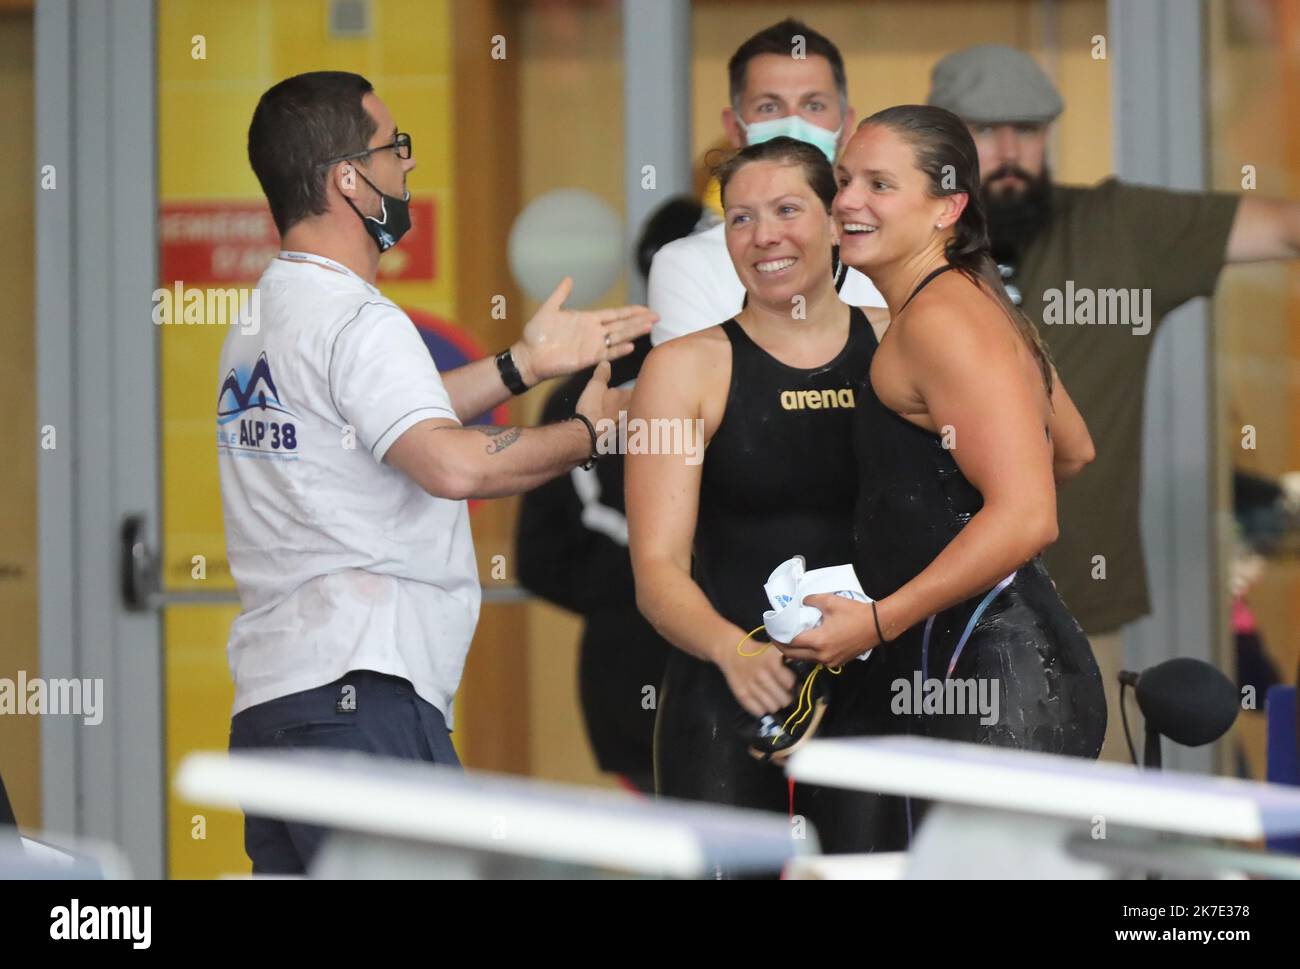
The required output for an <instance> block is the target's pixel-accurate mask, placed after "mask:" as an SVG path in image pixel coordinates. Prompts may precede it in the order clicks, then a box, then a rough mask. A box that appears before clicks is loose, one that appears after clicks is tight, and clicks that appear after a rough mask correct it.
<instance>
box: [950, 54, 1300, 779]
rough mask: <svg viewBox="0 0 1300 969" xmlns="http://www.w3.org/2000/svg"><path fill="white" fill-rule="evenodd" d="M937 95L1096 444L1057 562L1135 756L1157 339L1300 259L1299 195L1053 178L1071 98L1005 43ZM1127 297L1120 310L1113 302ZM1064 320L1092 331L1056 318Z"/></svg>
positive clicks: (1073, 487)
mask: <svg viewBox="0 0 1300 969" xmlns="http://www.w3.org/2000/svg"><path fill="white" fill-rule="evenodd" d="M929 103H930V104H932V105H936V106H938V107H942V108H947V109H948V110H949V111H952V112H953V113H954V114H957V115H958V116H960V117H961V118H962V119H963V120H964V121H966V123H967V124H968V125H969V126H970V129H971V133H972V134H973V135H974V138H975V144H976V147H977V148H978V149H979V161H980V173H981V182H982V190H981V197H982V201H983V203H984V206H985V209H986V212H987V214H988V220H989V235H990V237H991V241H992V244H993V255H994V258H995V259H997V261H998V263H999V267H1000V269H1001V271H1002V275H1003V278H1004V280H1005V282H1006V284H1007V290H1008V293H1009V294H1010V295H1011V296H1012V298H1013V299H1015V300H1017V301H1018V302H1020V304H1021V307H1022V309H1023V310H1024V311H1025V313H1026V315H1027V316H1028V317H1029V318H1030V319H1032V320H1034V321H1035V322H1036V323H1037V324H1039V326H1040V328H1041V333H1042V335H1043V339H1044V340H1045V341H1046V343H1047V346H1048V348H1049V350H1050V351H1051V354H1052V358H1053V360H1054V362H1055V364H1056V368H1057V370H1058V372H1059V373H1060V375H1061V379H1062V381H1063V382H1064V383H1065V385H1066V386H1067V387H1069V388H1070V394H1071V396H1072V397H1073V398H1074V401H1075V403H1076V404H1077V405H1078V407H1079V410H1080V411H1081V412H1082V414H1083V416H1084V419H1085V420H1086V421H1087V422H1088V429H1089V431H1091V432H1092V437H1093V440H1094V442H1095V443H1096V449H1097V458H1096V460H1095V461H1094V462H1093V463H1092V464H1091V465H1089V466H1088V467H1087V468H1085V469H1084V470H1083V471H1082V472H1081V473H1080V474H1079V476H1078V477H1077V478H1075V479H1074V480H1073V481H1071V482H1070V483H1069V485H1068V486H1066V487H1064V488H1062V490H1061V492H1060V494H1059V496H1058V510H1057V514H1058V517H1059V519H1060V536H1061V537H1060V539H1059V540H1058V541H1057V543H1056V544H1055V545H1054V546H1052V547H1051V548H1050V549H1048V551H1047V552H1046V553H1045V557H1046V560H1047V565H1048V568H1049V570H1050V571H1051V573H1052V577H1053V578H1054V579H1055V581H1056V584H1057V588H1058V589H1059V590H1060V593H1061V596H1062V598H1064V599H1065V601H1066V603H1067V604H1068V605H1069V607H1070V609H1071V610H1072V611H1073V612H1074V614H1075V616H1076V617H1077V618H1078V619H1079V622H1080V623H1081V624H1082V626H1083V628H1084V631H1085V632H1086V633H1087V634H1088V636H1089V639H1090V640H1091V641H1092V645H1093V651H1094V652H1095V653H1096V655H1097V662H1098V665H1099V666H1100V667H1101V671H1102V675H1103V677H1104V678H1105V682H1106V699H1107V706H1108V707H1109V713H1110V716H1109V724H1108V727H1107V736H1106V744H1105V747H1104V748H1103V750H1102V757H1103V759H1107V760H1124V759H1126V757H1125V756H1124V740H1123V729H1122V726H1121V724H1122V721H1121V718H1120V716H1119V709H1118V703H1119V687H1118V683H1117V674H1118V671H1119V669H1120V668H1121V666H1122V665H1123V647H1122V641H1121V639H1120V633H1119V630H1120V627H1122V626H1124V625H1125V624H1127V623H1130V622H1133V621H1134V620H1136V619H1140V618H1141V617H1142V616H1144V615H1146V614H1147V613H1148V612H1150V601H1149V599H1148V595H1147V583H1146V566H1145V561H1144V558H1143V553H1142V544H1141V537H1140V535H1141V533H1140V530H1139V523H1138V506H1139V493H1140V481H1141V441H1142V411H1143V398H1144V391H1145V387H1146V374H1147V366H1148V363H1149V361H1150V359H1151V348H1152V346H1153V345H1154V340H1155V334H1156V331H1157V330H1158V329H1159V326H1160V323H1161V321H1162V320H1163V319H1164V317H1165V315H1166V314H1167V313H1169V312H1170V311H1171V310H1173V309H1175V308H1176V307H1178V306H1180V305H1182V304H1183V303H1185V302H1187V301H1188V300H1190V299H1192V298H1193V297H1196V296H1209V295H1211V294H1212V293H1213V291H1214V287H1215V284H1216V282H1217V281H1218V277H1219V272H1220V271H1221V270H1222V269H1223V267H1224V265H1225V264H1226V263H1230V262H1258V261H1262V260H1272V259H1293V258H1296V257H1297V256H1300V204H1298V203H1294V202H1288V201H1283V200H1277V199H1261V198H1255V197H1250V198H1242V197H1238V196H1236V195H1230V194H1223V193H1218V192H1177V191H1170V190H1167V189H1161V188H1151V187H1146V186H1138V185H1128V184H1125V183H1123V182H1121V181H1120V180H1119V179H1116V178H1108V179H1106V180H1105V181H1103V182H1101V183H1100V184H1098V185H1094V186H1091V187H1088V188H1082V187H1076V186H1064V185H1057V184H1055V183H1053V182H1052V180H1051V177H1050V173H1049V169H1048V165H1047V159H1046V148H1047V129H1048V126H1049V125H1050V124H1051V123H1052V122H1053V121H1054V120H1056V118H1057V116H1058V115H1059V114H1060V113H1061V111H1062V110H1063V109H1064V107H1065V105H1064V103H1063V102H1062V101H1061V95H1060V94H1059V93H1058V92H1057V90H1056V87H1055V86H1054V85H1053V84H1052V82H1051V80H1049V79H1048V77H1047V75H1046V74H1044V73H1043V71H1042V69H1041V68H1039V66H1038V65H1037V64H1036V63H1035V62H1034V60H1033V58H1031V57H1030V56H1029V55H1028V54H1026V53H1024V52H1023V51H1019V50H1016V49H1014V48H1011V47H1004V46H1002V45H1000V44H986V45H982V46H979V47H970V48H967V49H965V50H961V51H957V52H956V53H953V54H949V55H948V56H947V57H945V58H943V60H941V61H939V63H938V64H936V65H935V67H934V71H933V74H932V76H931V87H930V96H929ZM1102 290H1106V291H1112V292H1114V291H1123V290H1128V291H1129V293H1130V294H1133V293H1135V292H1136V293H1137V294H1139V295H1138V296H1137V297H1136V298H1134V299H1132V300H1131V301H1129V303H1128V306H1127V311H1126V312H1124V313H1122V314H1120V315H1122V316H1123V318H1122V319H1120V320H1118V323H1119V324H1121V325H1113V324H1114V323H1116V322H1117V321H1115V320H1103V319H1102V318H1101V313H1102V309H1103V303H1105V302H1106V300H1103V299H1102V298H1100V296H1099V295H1098V294H1099V291H1102ZM1085 291H1087V292H1090V293H1092V294H1093V297H1094V302H1093V304H1092V306H1091V307H1089V306H1088V303H1086V302H1085V303H1082V304H1079V303H1078V302H1077V301H1074V300H1069V297H1066V300H1068V301H1069V303H1070V304H1073V305H1074V306H1081V307H1083V308H1087V309H1088V314H1089V315H1088V316H1086V317H1081V314H1080V313H1079V312H1077V311H1076V310H1075V309H1073V308H1072V306H1071V305H1066V304H1064V303H1063V302H1062V300H1061V298H1060V295H1061V294H1066V293H1074V294H1080V293H1084V292H1085ZM1145 293H1149V294H1150V295H1149V297H1147V298H1146V299H1145V301H1144V298H1143V296H1142V295H1141V294H1145ZM1116 305H1121V306H1122V305H1123V304H1118V303H1116V302H1111V303H1110V305H1109V307H1108V308H1109V309H1112V310H1113V309H1114V307H1115V306H1116ZM1112 315H1114V314H1112ZM1067 322H1068V323H1075V324H1079V323H1084V324H1085V325H1054V324H1062V323H1067ZM1089 322H1090V323H1094V324H1099V323H1103V322H1104V323H1106V324H1107V325H1086V323H1089ZM1096 556H1104V562H1105V570H1106V571H1105V581H1099V580H1098V579H1096V578H1094V572H1095V570H1096V568H1097V563H1098V561H1100V560H1098V559H1096V558H1095V557H1096Z"/></svg>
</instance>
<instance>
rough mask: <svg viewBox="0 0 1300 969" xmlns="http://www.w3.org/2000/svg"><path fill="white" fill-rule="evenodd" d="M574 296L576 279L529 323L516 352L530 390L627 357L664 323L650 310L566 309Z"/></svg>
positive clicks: (557, 289) (563, 282) (563, 284)
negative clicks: (652, 329) (639, 341)
mask: <svg viewBox="0 0 1300 969" xmlns="http://www.w3.org/2000/svg"><path fill="white" fill-rule="evenodd" d="M572 291H573V280H572V279H571V278H570V277H568V276H565V277H564V279H562V280H560V284H559V285H558V286H556V287H555V290H554V291H553V292H552V293H551V295H550V296H548V297H547V298H546V302H544V303H543V304H542V305H541V308H540V309H539V310H538V311H537V312H536V314H534V316H533V318H532V319H531V320H529V321H528V324H527V325H526V326H525V327H524V334H523V339H522V340H521V341H520V342H519V343H516V344H515V345H514V346H513V347H512V348H511V355H512V356H513V357H514V360H515V365H516V366H517V367H518V368H519V373H520V376H522V377H523V380H524V383H526V384H528V385H529V386H530V387H531V386H532V385H534V384H537V383H540V382H541V381H543V380H549V379H550V378H552V377H562V376H564V375H566V374H571V373H574V372H575V371H578V370H582V369H584V368H585V367H590V366H592V365H593V364H597V363H600V362H601V361H602V360H617V359H618V358H619V357H625V356H627V355H628V354H629V353H631V352H632V350H633V349H634V348H633V345H632V344H633V342H634V341H635V340H637V339H638V338H640V337H642V336H644V335H645V334H647V333H649V332H650V327H651V326H652V325H653V324H654V321H655V320H657V319H658V318H659V317H658V316H656V315H655V314H654V313H651V312H650V311H649V310H648V309H646V308H645V307H644V306H619V307H617V308H616V309H608V310H566V309H565V308H564V301H565V300H566V299H568V298H569V294H570V293H571V292H572Z"/></svg>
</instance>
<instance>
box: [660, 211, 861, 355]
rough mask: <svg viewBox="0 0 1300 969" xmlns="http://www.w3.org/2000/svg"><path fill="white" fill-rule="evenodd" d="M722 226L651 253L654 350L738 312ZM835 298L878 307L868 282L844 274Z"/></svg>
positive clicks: (852, 272) (739, 296) (739, 299)
mask: <svg viewBox="0 0 1300 969" xmlns="http://www.w3.org/2000/svg"><path fill="white" fill-rule="evenodd" d="M726 230H727V227H726V225H725V224H723V223H721V222H720V223H718V224H717V225H715V226H714V227H713V228H711V229H706V230H705V231H703V232H697V233H696V234H695V235H693V236H687V237H686V238H685V239H676V240H674V241H673V242H670V243H668V245H666V246H664V247H663V248H662V249H660V250H659V251H658V252H656V253H655V257H654V261H653V262H651V263H650V279H649V281H648V283H647V294H646V302H647V303H648V304H649V306H650V309H651V310H653V311H654V312H655V313H658V314H659V322H657V323H655V325H654V328H653V329H652V330H651V331H650V342H651V343H653V344H654V345H655V346H658V345H659V344H661V343H663V342H664V341H666V340H672V339H674V338H675V337H679V336H685V335H686V334H688V333H694V332H695V331H696V330H703V329H705V328H706V327H710V326H714V325H716V324H718V323H722V322H724V321H725V320H729V319H731V318H732V317H733V316H735V315H736V314H737V313H739V312H740V307H741V304H742V303H743V302H744V299H745V287H744V284H742V283H741V281H740V277H739V276H737V275H736V267H735V266H733V265H732V264H731V256H730V255H729V254H728V253H727V236H726ZM840 299H841V300H843V301H844V302H845V303H848V304H849V305H850V306H884V305H885V298H884V297H883V296H881V295H880V292H879V291H878V290H877V289H876V287H875V286H873V285H872V283H871V280H870V279H868V278H867V277H866V276H864V275H862V273H860V272H858V271H857V270H856V269H849V270H848V275H847V276H846V277H845V279H844V285H843V286H842V287H840Z"/></svg>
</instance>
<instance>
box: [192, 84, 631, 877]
mask: <svg viewBox="0 0 1300 969" xmlns="http://www.w3.org/2000/svg"><path fill="white" fill-rule="evenodd" d="M248 153H249V161H250V162H251V164H252V167H253V170H254V172H255V173H256V174H257V177H258V180H259V181H260V182H261V184H262V188H263V191H264V192H265V193H266V196H267V201H268V202H269V203H270V208H271V214H272V216H273V217H274V219H275V222H276V226H277V228H278V229H279V231H280V235H281V244H282V249H283V251H282V252H281V253H280V254H279V256H278V257H277V258H276V259H275V260H273V261H272V263H271V265H270V266H269V267H268V268H267V270H266V272H265V273H264V274H263V276H262V278H261V280H260V281H259V282H258V289H257V293H258V302H257V303H256V304H255V305H256V307H257V310H258V312H259V314H260V318H259V319H258V320H257V321H256V322H257V325H256V326H255V327H254V326H247V327H243V328H232V329H231V330H230V332H229V333H228V334H227V336H226V340H225V344H224V346H223V348H222V354H221V369H220V386H219V390H218V399H217V448H218V457H219V460H218V465H219V468H220V473H221V493H222V503H223V508H224V512H225V524H226V543H227V550H228V555H229V561H230V568H231V573H232V574H233V575H234V578H235V582H236V584H237V586H238V588H239V594H240V601H241V603H242V606H243V609H242V611H241V613H240V615H239V616H238V618H237V619H236V620H235V622H234V624H233V626H232V628H231V632H230V642H229V646H228V653H229V659H230V667H231V672H232V674H233V676H234V680H235V703H234V710H233V713H232V719H231V738H230V746H231V749H232V750H237V749H246V748H258V747H309V748H311V747H319V748H329V749H345V750H361V751H366V752H369V753H372V754H377V755H382V756H388V757H399V758H406V759H412V760H423V761H427V762H433V763H441V764H453V765H454V764H456V763H457V759H456V753H455V750H454V749H453V748H452V745H451V739H450V736H449V728H450V726H451V713H452V700H453V697H454V695H455V692H456V689H457V686H458V684H459V682H460V677H461V671H462V668H463V666H464V662H465V656H466V653H467V651H468V649H469V644H470V640H471V638H472V637H473V634H474V627H475V624H476V623H477V621H478V613H479V601H480V586H479V580H478V570H477V566H476V561H475V556H474V546H473V541H472V539H471V536H470V526H469V514H468V511H467V507H466V502H465V499H467V498H470V497H484V498H487V497H497V496H502V495H513V494H519V493H521V492H524V491H527V490H528V489H530V488H533V487H535V486H537V485H539V484H541V483H542V482H545V481H547V480H549V479H550V478H552V477H554V476H556V475H560V474H564V473H567V472H568V471H569V470H570V469H572V468H574V467H576V466H578V465H581V464H584V462H587V461H588V460H590V459H593V458H594V455H595V450H596V447H595V445H596V434H595V431H594V425H595V424H596V423H598V422H599V421H600V420H601V419H602V418H606V417H613V416H615V414H616V413H617V410H618V409H619V407H620V406H621V405H622V401H623V400H624V399H625V394H624V393H621V392H619V391H612V390H610V389H609V388H608V386H607V381H608V377H609V365H608V363H603V362H601V361H607V360H611V359H615V358H617V357H621V356H623V355H625V354H626V353H629V352H631V350H632V341H633V340H635V339H636V338H637V337H639V336H641V335H643V334H645V333H646V332H647V331H648V330H649V328H650V323H651V320H652V316H651V315H650V314H649V313H648V311H646V310H645V309H644V308H642V307H622V308H620V309H617V310H603V311H599V312H590V313H576V312H570V311H566V310H563V309H562V308H561V304H562V303H563V301H564V298H565V297H566V296H567V295H568V291H569V283H568V281H567V280H566V281H565V282H564V283H562V284H561V285H560V287H559V288H557V290H556V291H555V293H553V294H552V295H551V297H550V299H548V300H547V302H546V303H545V304H544V305H543V306H542V308H541V309H540V310H539V311H538V313H537V315H536V316H534V317H533V319H532V320H531V321H529V323H528V324H527V326H526V327H525V329H524V335H523V339H522V340H521V341H519V342H518V343H516V344H514V345H513V346H512V347H511V348H510V349H509V350H506V351H503V352H502V353H501V354H499V355H498V356H497V357H496V358H495V359H486V360H481V361H478V362H475V363H471V364H467V365H466V366H463V367H460V368H457V369H456V370H452V371H449V372H447V373H445V374H439V372H438V370H437V368H436V367H435V366H434V363H433V360H432V358H431V357H430V355H429V352H428V350H427V349H426V347H425V345H424V343H423V341H422V340H421V338H420V336H419V334H418V333H417V332H416V330H415V327H414V324H412V322H411V321H410V319H409V318H408V317H407V316H406V314H405V313H403V312H402V310H401V309H400V308H398V307H397V306H396V305H395V304H394V303H393V302H392V301H391V300H389V299H387V298H386V297H385V296H384V295H383V294H382V293H380V292H379V290H378V289H376V288H375V286H374V281H375V275H376V272H377V269H378V265H379V256H380V253H381V252H383V251H384V250H386V249H388V248H390V247H391V246H393V245H395V244H396V243H397V242H398V240H399V239H400V238H401V236H402V234H403V233H404V232H405V231H406V230H407V229H408V228H409V226H410V221H409V215H408V212H407V200H408V199H409V194H408V193H407V192H406V190H405V182H406V174H407V173H408V172H409V171H411V169H413V168H414V167H415V162H414V160H413V159H412V158H411V141H410V137H409V136H408V135H405V134H403V133H400V132H398V130H397V127H396V126H395V125H394V123H393V119H392V116H391V115H390V114H389V112H388V109H387V107H386V106H385V105H384V103H383V102H382V101H381V100H380V99H379V98H378V97H377V96H376V95H375V93H374V91H373V89H372V88H371V85H370V84H369V82H367V81H366V80H365V79H364V78H362V77H359V76H358V75H355V74H346V73H340V72H317V73H312V74H302V75H298V76H296V77H291V78H289V79H287V80H285V81H282V82H281V83H279V84H277V85H275V86H274V87H272V88H271V89H270V90H268V91H267V92H266V93H265V94H264V95H263V96H262V98H261V100H260V101H259V103H258V106H257V109H256V111H255V112H254V114H253V120H252V124H251V126H250V128H249V135H248ZM596 363H599V364H600V365H599V366H598V367H597V369H596V374H595V376H594V377H593V378H592V380H591V382H590V383H588V385H587V387H586V389H585V390H584V392H583V394H582V396H581V397H580V399H579V400H578V404H577V415H578V416H577V417H575V418H574V419H573V420H569V421H563V422H560V423H557V424H552V425H549V426H546V427H537V428H517V427H483V426H475V427H464V426H462V422H463V421H467V420H469V419H471V418H474V417H476V416H478V415H480V414H483V413H485V412H486V411H488V410H490V409H491V408H493V407H495V406H497V405H498V404H500V403H501V402H502V401H504V400H506V399H508V397H509V396H510V394H511V393H512V392H513V393H521V392H522V391H523V390H525V389H527V388H528V387H529V386H531V385H533V384H536V383H537V382H539V381H541V380H544V379H547V378H549V377H553V376H558V375H561V374H566V373H571V372H573V371H575V370H579V369H582V368H584V367H587V366H591V365H592V364H596ZM322 836H323V832H322V831H321V830H320V829H318V828H314V827H311V826H306V825H298V824H288V823H284V822H280V821H275V820H273V819H268V818H256V817H249V818H247V819H246V824H245V847H246V850H247V851H248V854H249V857H250V858H251V859H252V861H253V867H254V871H255V872H258V873H280V874H286V873H296V872H302V871H304V870H305V869H306V866H307V865H308V864H309V863H310V861H311V858H312V856H313V855H314V853H315V851H316V850H317V848H318V847H319V843H320V841H321V838H322Z"/></svg>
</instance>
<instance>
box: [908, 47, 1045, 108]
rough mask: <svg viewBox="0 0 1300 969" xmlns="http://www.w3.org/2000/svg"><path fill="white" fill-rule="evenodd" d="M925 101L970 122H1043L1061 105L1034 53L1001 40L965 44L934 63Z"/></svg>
mask: <svg viewBox="0 0 1300 969" xmlns="http://www.w3.org/2000/svg"><path fill="white" fill-rule="evenodd" d="M928 101H929V103H930V104H931V105H934V106H935V107H939V108H947V109H948V110H949V111H951V112H952V113H953V114H955V115H957V116H958V117H960V118H962V120H964V121H970V122H976V123H978V122H986V123H987V122H993V123H1002V122H1009V121H1024V122H1030V123H1033V124H1047V123H1048V122H1049V121H1054V120H1056V116H1057V115H1058V114H1060V113H1061V111H1062V110H1063V109H1064V108H1065V103H1064V102H1063V101H1062V100H1061V95H1060V93H1059V92H1058V91H1057V90H1056V85H1054V84H1053V83H1052V82H1051V80H1050V79H1049V78H1048V76H1047V75H1046V74H1044V73H1043V69H1042V68H1041V67H1039V66H1038V64H1037V63H1035V61H1034V59H1033V58H1032V57H1030V56H1029V55H1028V54H1026V53H1025V52H1024V51H1022V50H1016V48H1014V47H1007V46H1005V45H1003V44H981V45H980V46H979V47H967V48H966V49H965V50H959V51H956V52H954V53H952V54H949V55H948V56H947V57H945V58H944V59H943V60H941V61H939V63H937V64H935V65H934V70H933V71H932V72H931V74H930V97H929V99H928Z"/></svg>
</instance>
